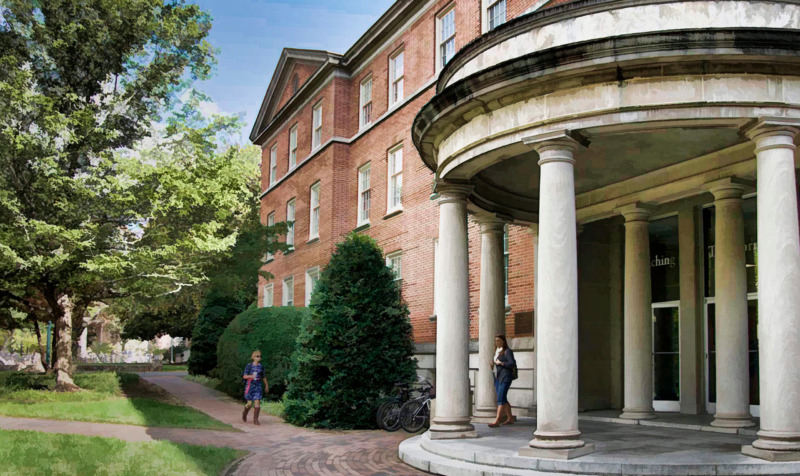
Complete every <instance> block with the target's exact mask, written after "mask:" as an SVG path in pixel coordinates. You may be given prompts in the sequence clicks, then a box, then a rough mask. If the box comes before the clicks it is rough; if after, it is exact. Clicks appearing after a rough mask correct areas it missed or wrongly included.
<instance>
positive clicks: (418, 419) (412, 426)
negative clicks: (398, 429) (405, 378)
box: [400, 401, 428, 433]
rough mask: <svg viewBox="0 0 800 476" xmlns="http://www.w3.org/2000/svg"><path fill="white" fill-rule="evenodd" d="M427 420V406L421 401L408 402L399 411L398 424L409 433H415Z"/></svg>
mask: <svg viewBox="0 0 800 476" xmlns="http://www.w3.org/2000/svg"><path fill="white" fill-rule="evenodd" d="M427 421H428V406H427V405H425V404H423V403H422V402H417V401H413V402H408V403H406V404H405V405H403V408H402V410H401V411H400V426H402V427H403V429H404V430H406V431H407V432H409V433H416V432H418V431H419V430H421V429H422V427H423V426H425V423H426V422H427Z"/></svg>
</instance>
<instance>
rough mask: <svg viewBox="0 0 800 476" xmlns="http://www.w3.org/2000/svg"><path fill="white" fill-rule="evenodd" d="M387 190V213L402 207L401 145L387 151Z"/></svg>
mask: <svg viewBox="0 0 800 476" xmlns="http://www.w3.org/2000/svg"><path fill="white" fill-rule="evenodd" d="M388 175H389V190H388V193H387V197H388V202H387V206H386V209H387V213H388V212H393V211H395V210H399V209H401V208H402V207H403V146H402V145H401V146H400V147H397V148H395V149H392V150H391V151H389V174H388Z"/></svg>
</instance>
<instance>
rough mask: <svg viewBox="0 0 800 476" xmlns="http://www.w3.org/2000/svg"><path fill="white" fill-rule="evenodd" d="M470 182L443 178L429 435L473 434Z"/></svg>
mask: <svg viewBox="0 0 800 476" xmlns="http://www.w3.org/2000/svg"><path fill="white" fill-rule="evenodd" d="M471 189H472V188H471V187H470V186H468V185H462V184H451V183H439V184H437V186H436V190H437V191H438V192H439V194H440V195H441V196H442V198H441V199H439V263H440V264H441V266H442V279H440V280H439V282H438V283H437V284H438V287H437V289H436V290H435V292H436V293H437V294H438V298H439V299H438V300H437V302H438V303H439V304H440V306H439V309H438V310H437V313H438V315H437V316H436V413H435V415H434V417H433V421H432V422H431V429H430V437H431V439H446V438H474V437H477V436H478V435H477V433H476V432H475V429H474V428H473V426H472V425H471V424H470V413H471V403H470V399H469V266H468V264H469V250H468V246H467V196H468V195H469V192H470V191H471Z"/></svg>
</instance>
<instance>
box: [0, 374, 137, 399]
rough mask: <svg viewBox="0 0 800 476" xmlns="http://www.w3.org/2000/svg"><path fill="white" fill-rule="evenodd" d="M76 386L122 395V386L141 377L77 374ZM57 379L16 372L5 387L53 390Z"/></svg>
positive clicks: (43, 375) (131, 375) (9, 376)
mask: <svg viewBox="0 0 800 476" xmlns="http://www.w3.org/2000/svg"><path fill="white" fill-rule="evenodd" d="M73 379H74V380H75V385H77V386H78V387H80V388H82V389H84V390H93V391H95V392H98V393H105V394H108V395H120V394H121V393H122V385H127V384H133V383H137V382H139V375H137V374H131V373H120V374H117V373H116V372H91V373H82V374H75V375H74V377H73ZM55 385H56V378H55V376H53V375H47V374H29V373H24V372H14V373H12V374H10V375H8V377H7V378H6V381H5V385H4V387H5V388H7V389H9V390H53V388H55Z"/></svg>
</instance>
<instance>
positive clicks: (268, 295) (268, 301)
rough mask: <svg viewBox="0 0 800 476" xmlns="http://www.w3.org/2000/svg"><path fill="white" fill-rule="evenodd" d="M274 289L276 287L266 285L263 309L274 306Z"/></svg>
mask: <svg viewBox="0 0 800 476" xmlns="http://www.w3.org/2000/svg"><path fill="white" fill-rule="evenodd" d="M274 287H275V286H274V285H273V284H272V283H269V284H265V285H264V298H263V300H262V302H263V303H264V305H263V306H262V307H272V306H273V302H272V298H273V288H274Z"/></svg>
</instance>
